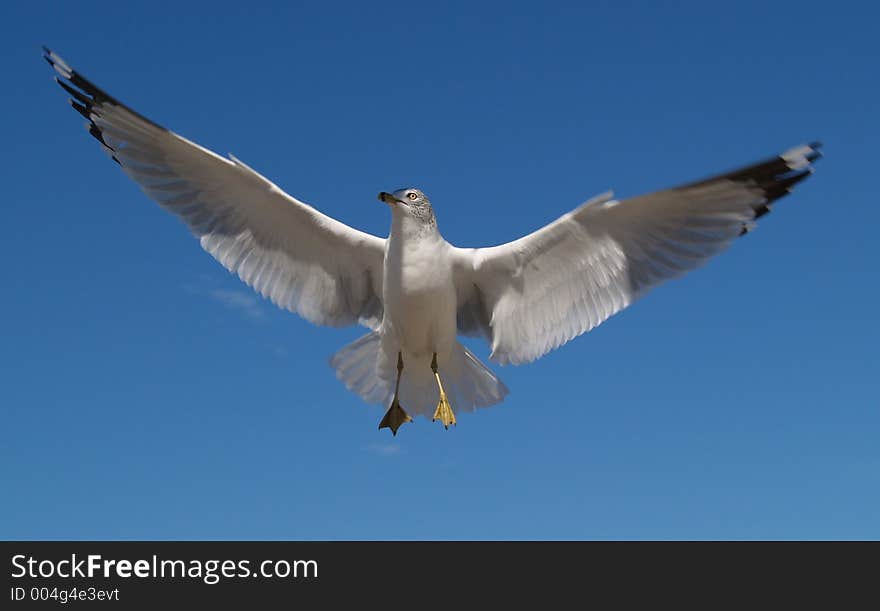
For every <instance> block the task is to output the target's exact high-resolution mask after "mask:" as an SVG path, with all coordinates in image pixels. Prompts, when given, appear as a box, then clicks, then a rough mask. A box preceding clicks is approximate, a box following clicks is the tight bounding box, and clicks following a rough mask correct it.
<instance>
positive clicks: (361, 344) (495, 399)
mask: <svg viewBox="0 0 880 611" xmlns="http://www.w3.org/2000/svg"><path fill="white" fill-rule="evenodd" d="M392 352H393V351H392V350H387V349H386V347H384V346H383V344H382V338H381V336H380V334H379V333H378V332H376V331H374V332H372V333H368V334H367V335H364V336H363V337H361V338H360V339H358V340H357V341H355V342H353V343H351V344H349V345H348V346H346V347H344V348H343V349H342V350H340V351H339V352H337V353H336V354H335V355H333V357H332V358H331V359H330V366H331V367H333V368H334V369H335V370H336V377H337V378H339V380H340V381H341V382H342V383H343V384H345V386H346V387H347V388H348V389H349V390H350V391H352V392H354V393H355V394H357V395H359V396H360V397H361V398H362V399H363V400H364V401H366V402H368V403H380V404H382V405H384V406H385V407H387V406H388V405H390V404H391V398H392V396H393V394H394V382H395V380H396V376H397V353H396V352H393V354H392ZM431 357H432V355H431V354H427V355H412V354H407V353H406V352H404V354H403V363H404V365H403V376H402V377H401V380H400V403H401V405H402V406H403V408H404V409H405V410H406V411H407V412H409V413H410V414H412V415H416V414H421V415H423V416H426V417H428V418H430V417H431V416H432V415H433V414H434V410H435V409H436V407H437V401H438V400H439V398H440V394H439V392H438V390H437V382H436V380H434V374H433V372H432V371H431ZM438 368H439V372H440V379H441V381H442V382H443V388H444V389H445V390H446V393H447V394H448V395H449V399H450V401H451V402H452V408H453V409H454V410H455V411H456V412H472V411H475V410H476V409H477V408H480V407H488V406H490V405H495V404H496V403H500V402H501V401H503V400H504V397H505V396H507V393H508V390H507V387H506V386H505V385H504V382H502V381H501V380H499V379H498V377H497V376H496V375H495V374H494V373H493V372H492V370H491V369H489V368H488V367H486V365H484V364H483V363H482V362H481V361H480V359H478V358H477V357H476V356H474V354H473V353H472V352H471V351H470V350H468V349H467V348H465V347H464V346H462V345H461V344H459V343H458V342H456V343H455V344H454V345H453V348H452V350H451V351H450V352H449V353H447V354H440V355H438Z"/></svg>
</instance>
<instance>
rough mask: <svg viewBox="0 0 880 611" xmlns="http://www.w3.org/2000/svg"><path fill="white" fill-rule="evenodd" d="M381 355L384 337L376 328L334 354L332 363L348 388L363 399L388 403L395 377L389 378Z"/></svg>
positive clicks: (370, 401) (337, 375)
mask: <svg viewBox="0 0 880 611" xmlns="http://www.w3.org/2000/svg"><path fill="white" fill-rule="evenodd" d="M382 355H383V350H382V338H381V336H380V335H379V333H378V332H377V331H373V332H372V333H367V334H366V335H364V336H363V337H361V338H360V339H358V340H356V341H354V342H352V343H350V344H349V345H347V346H346V347H345V348H343V349H342V350H340V351H339V352H337V353H336V354H334V355H333V357H332V358H331V359H330V366H331V367H333V369H335V370H336V377H337V378H339V380H340V381H341V382H342V383H343V384H345V386H346V388H348V389H349V390H350V391H352V392H353V393H355V394H357V395H359V396H360V397H361V398H362V399H363V400H364V401H366V402H367V403H385V402H386V399H388V397H390V393H391V391H393V390H394V378H393V377H392V378H391V379H390V380H389V379H388V371H387V369H388V367H387V363H384V359H380V358H379V357H380V356H382ZM395 364H396V363H395ZM395 373H396V372H395Z"/></svg>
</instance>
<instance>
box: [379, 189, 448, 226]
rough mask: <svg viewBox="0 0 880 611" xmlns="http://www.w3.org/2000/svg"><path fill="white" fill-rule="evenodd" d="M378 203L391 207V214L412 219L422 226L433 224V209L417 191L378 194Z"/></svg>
mask: <svg viewBox="0 0 880 611" xmlns="http://www.w3.org/2000/svg"><path fill="white" fill-rule="evenodd" d="M379 201H381V202H385V203H386V204H388V206H390V207H391V210H392V212H394V213H400V214H404V215H406V216H408V217H412V218H414V219H415V220H417V221H421V222H422V223H424V224H428V225H431V224H434V223H436V220H435V219H434V209H433V208H432V207H431V200H429V199H428V196H427V195H425V194H424V193H422V192H421V191H419V190H418V189H412V188H410V189H400V190H398V191H395V192H394V193H386V192H385V191H382V192H381V193H379Z"/></svg>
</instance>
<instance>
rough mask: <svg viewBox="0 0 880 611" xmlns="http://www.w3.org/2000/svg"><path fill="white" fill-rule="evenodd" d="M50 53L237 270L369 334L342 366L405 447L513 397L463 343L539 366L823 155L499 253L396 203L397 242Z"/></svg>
mask: <svg viewBox="0 0 880 611" xmlns="http://www.w3.org/2000/svg"><path fill="white" fill-rule="evenodd" d="M43 51H44V55H43V56H44V58H45V59H46V60H47V61H48V62H49V64H50V65H51V66H52V68H54V70H55V72H56V73H57V75H56V77H55V80H56V81H57V82H58V84H59V85H60V86H61V87H62V88H63V89H64V90H65V91H66V92H67V93H68V94H69V95H70V96H71V98H70V100H69V102H70V105H71V106H72V107H73V108H74V110H76V111H77V112H79V113H80V114H81V115H82V116H84V117H85V118H86V120H87V121H88V123H87V128H88V131H89V133H90V134H91V135H92V136H94V137H95V139H97V141H98V142H99V143H100V144H101V146H102V148H103V150H104V151H105V152H106V153H107V154H108V155H109V156H110V157H111V158H112V159H113V160H114V161H115V162H116V163H117V164H119V166H120V167H121V168H122V171H123V172H125V173H126V174H127V175H128V176H129V177H130V178H132V179H133V180H134V181H135V182H136V183H137V184H138V185H139V186H140V187H141V189H142V190H143V191H144V193H146V195H147V196H149V197H150V198H152V199H153V200H155V201H156V202H157V203H158V204H159V205H160V206H162V207H163V208H164V209H166V210H168V211H169V212H172V213H174V214H175V215H177V216H178V217H180V218H181V219H182V220H183V221H184V223H186V224H187V225H188V226H189V228H190V230H191V231H192V233H193V234H194V235H195V236H196V237H197V238H198V240H199V243H200V244H201V246H202V248H203V249H205V250H206V251H207V252H208V253H210V254H211V255H212V256H213V257H214V258H215V259H216V260H217V261H219V262H220V264H221V265H223V266H224V267H225V268H226V269H227V270H229V271H230V272H232V273H235V274H237V275H238V277H239V278H241V280H243V281H244V282H245V283H247V284H248V285H249V286H251V287H252V288H253V289H254V290H255V291H257V292H258V293H259V294H260V295H262V296H263V297H265V298H268V299H270V300H271V301H272V302H273V303H274V304H276V305H277V306H278V307H280V308H284V309H287V310H289V311H291V312H294V313H297V314H299V315H300V316H302V317H303V318H305V319H306V320H308V321H309V322H311V323H314V324H317V325H326V326H331V327H342V326H347V325H354V324H360V325H362V326H364V327H366V328H367V329H368V330H369V332H368V333H367V334H366V335H364V336H363V337H361V338H360V339H358V340H356V341H355V342H353V343H352V344H350V345H348V346H346V347H344V348H343V349H342V350H340V351H339V352H337V353H336V354H335V355H334V356H333V357H332V358H331V359H330V364H331V366H332V367H333V368H334V369H335V370H336V375H337V377H338V378H339V380H340V381H342V382H343V383H344V384H345V386H346V387H348V389H350V390H351V391H353V392H354V393H356V394H358V395H359V396H360V397H361V398H362V399H363V400H364V401H366V402H368V403H381V404H383V405H387V406H388V410H387V412H386V413H385V416H384V417H383V418H382V420H381V422H380V424H379V429H382V428H389V429H390V430H391V432H392V434H394V435H396V434H397V431H398V429H399V428H400V427H401V426H402V425H403V424H405V423H407V422H412V415H411V414H415V415H423V416H426V417H427V416H429V415H430V417H431V418H432V420H433V421H437V420H439V421H440V422H441V423H442V424H443V426H444V427H445V428H446V429H448V428H449V426H450V425H454V424H456V415H455V412H454V411H453V405H455V409H457V410H459V411H466V412H472V411H476V409H477V408H482V407H487V406H490V405H494V404H497V403H499V402H501V401H502V400H503V399H504V397H505V396H506V395H507V394H508V389H507V387H506V386H505V385H504V383H503V382H502V381H501V380H500V379H499V378H498V377H497V376H496V375H495V373H493V371H492V370H491V369H489V367H487V366H486V365H485V364H484V363H482V362H481V361H480V359H478V358H477V357H476V356H475V355H474V354H473V353H472V352H471V351H470V350H468V349H467V348H466V347H465V346H463V345H462V344H461V343H460V342H459V340H458V338H459V336H468V337H478V338H483V339H485V340H486V341H487V342H488V344H489V346H490V347H491V354H490V355H489V358H490V360H492V361H494V362H496V363H499V364H501V365H504V364H514V365H518V364H523V363H528V362H531V361H534V360H535V359H537V358H539V357H541V356H543V355H545V354H547V353H548V352H550V351H551V350H554V349H556V348H558V347H560V346H562V345H563V344H565V343H566V342H568V341H569V340H571V339H573V338H575V337H577V336H579V335H581V334H583V333H585V332H587V331H590V330H591V329H593V328H594V327H596V326H597V325H599V324H601V323H602V322H604V321H605V320H607V319H608V318H609V317H610V316H612V315H613V314H615V313H617V312H619V311H621V310H622V309H624V308H626V307H627V306H629V305H630V304H631V303H633V302H634V301H635V300H636V299H638V298H639V297H641V296H642V295H644V294H645V293H646V292H648V291H649V290H650V289H651V288H653V287H655V286H657V285H658V284H660V283H662V282H663V281H665V280H669V279H671V278H675V277H677V276H680V275H681V274H683V273H684V272H687V271H690V270H692V269H695V268H697V267H699V266H700V265H701V264H703V263H704V262H706V261H707V260H708V259H709V258H711V257H713V256H714V255H717V254H718V253H720V252H721V251H723V250H725V249H726V248H727V247H728V246H730V245H731V244H732V243H733V242H734V241H736V240H737V238H739V237H740V236H742V235H744V234H746V233H748V232H749V231H750V230H751V229H752V228H754V226H755V222H756V221H757V219H759V218H761V217H762V216H764V215H765V214H767V213H768V212H769V211H770V208H771V206H772V205H773V204H774V202H775V201H776V200H778V199H779V198H781V197H783V196H785V195H787V194H788V193H789V192H790V191H791V190H792V188H793V187H794V186H795V185H796V184H797V183H799V182H800V181H802V180H804V179H805V178H807V177H808V176H809V175H810V174H812V172H813V167H812V164H811V162H812V161H814V160H815V159H817V158H818V157H819V156H820V152H819V148H820V146H821V145H820V143H818V142H816V143H811V144H805V145H801V146H796V147H794V148H791V149H789V150H787V151H785V152H784V153H782V154H780V155H779V156H776V157H772V158H770V159H767V160H765V161H761V162H758V163H755V164H752V165H749V166H747V167H744V168H741V169H738V170H734V171H731V172H727V173H724V174H719V175H717V176H713V177H711V178H708V179H705V180H700V181H697V182H692V183H689V184H685V185H681V186H677V187H673V188H670V189H666V190H662V191H657V192H654V193H649V194H647V195H640V196H637V197H633V198H630V199H623V200H617V199H614V196H613V193H611V192H606V193H603V194H601V195H598V196H596V197H593V198H592V199H590V200H589V201H587V202H586V203H584V204H582V205H581V206H579V207H577V208H575V209H574V210H572V211H571V212H569V213H567V214H564V215H563V216H561V217H560V218H558V219H557V220H555V221H553V222H552V223H550V224H549V225H546V226H545V227H542V228H540V229H538V230H537V231H534V232H533V233H530V234H528V235H526V236H524V237H522V238H519V239H517V240H514V241H512V242H509V243H507V244H502V245H500V246H492V247H488V248H459V247H456V246H453V245H452V244H450V243H449V242H447V241H446V240H445V239H444V238H443V236H442V235H441V233H440V230H439V229H438V225H437V217H436V215H435V212H434V208H433V206H432V204H431V201H430V200H429V199H428V197H427V195H425V193H424V192H422V191H421V190H419V189H416V188H405V189H399V190H396V191H391V192H386V191H382V192H381V193H379V200H380V201H381V202H383V203H384V204H386V205H387V207H388V209H389V210H390V213H391V230H390V232H389V235H388V237H387V238H384V239H383V238H380V237H377V236H373V235H370V234H367V233H364V232H362V231H359V230H357V229H353V228H351V227H349V226H347V225H345V224H343V223H341V222H339V221H337V220H335V219H333V218H330V217H329V216H327V215H325V214H322V213H321V212H319V211H318V210H316V209H315V208H313V207H311V206H309V205H308V204H306V203H304V202H302V201H300V200H298V199H296V198H294V197H292V196H290V195H288V194H287V193H285V192H284V191H282V190H281V189H280V188H279V187H278V186H276V185H275V184H274V183H272V182H270V181H269V180H268V179H267V178H265V177H264V176H262V175H261V174H259V173H258V172H256V171H255V170H253V169H252V168H250V167H249V166H247V165H245V164H244V163H243V162H242V161H240V160H239V159H236V158H235V157H234V156H232V155H229V157H228V158H225V157H221V156H219V155H217V154H215V153H213V152H212V151H209V150H208V149H205V148H203V147H201V146H199V145H198V144H196V143H195V142H191V141H190V140H187V139H186V138H184V137H183V136H180V135H178V134H176V133H174V132H172V131H169V130H167V129H165V128H164V127H162V126H160V125H158V124H157V123H154V122H153V121H151V120H149V119H147V118H146V117H144V116H143V115H141V114H139V113H137V112H135V111H134V110H132V109H131V108H129V107H128V106H126V105H125V104H123V103H121V102H120V101H119V100H117V99H116V98H114V97H111V96H110V95H109V94H107V93H106V92H105V91H104V90H102V89H100V88H99V87H97V86H96V85H94V84H93V83H92V82H91V81H89V80H87V79H86V78H85V77H83V76H82V75H81V74H79V73H78V72H75V71H74V70H73V69H72V68H71V67H70V66H69V65H68V64H67V63H65V62H64V60H63V59H61V57H59V56H58V55H57V54H55V53H53V52H52V51H51V50H49V49H47V48H45V47H44V48H43ZM404 405H405V406H407V409H408V410H409V411H407V409H404Z"/></svg>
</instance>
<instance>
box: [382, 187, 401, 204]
mask: <svg viewBox="0 0 880 611" xmlns="http://www.w3.org/2000/svg"><path fill="white" fill-rule="evenodd" d="M379 201H380V202H385V203H386V204H388V205H389V206H390V205H392V204H402V203H403V202H402V201H400V200H399V199H397V198H396V197H394V196H393V195H391V194H390V193H386V192H385V191H382V192H381V193H379Z"/></svg>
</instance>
